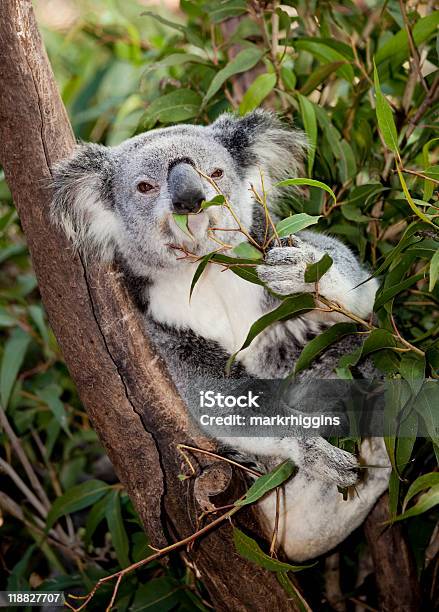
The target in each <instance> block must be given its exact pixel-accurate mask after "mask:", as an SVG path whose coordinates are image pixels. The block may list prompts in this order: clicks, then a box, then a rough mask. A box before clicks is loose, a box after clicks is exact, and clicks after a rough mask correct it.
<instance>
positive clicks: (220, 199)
mask: <svg viewBox="0 0 439 612" xmlns="http://www.w3.org/2000/svg"><path fill="white" fill-rule="evenodd" d="M225 201H226V199H225V197H224V196H223V195H220V194H218V195H216V196H215V197H214V198H212V199H211V200H207V201H205V202H202V204H201V208H202V209H204V208H210V207H211V206H222V205H223V204H224V202H225Z"/></svg>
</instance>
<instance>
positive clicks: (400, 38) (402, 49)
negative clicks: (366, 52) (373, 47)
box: [375, 11, 439, 64]
mask: <svg viewBox="0 0 439 612" xmlns="http://www.w3.org/2000/svg"><path fill="white" fill-rule="evenodd" d="M438 24H439V11H435V12H432V13H431V14H430V15H427V16H426V17H422V18H421V19H419V20H418V21H417V22H416V23H415V25H414V27H413V30H412V35H413V40H414V43H415V45H416V46H418V45H420V44H421V43H423V42H424V41H425V40H427V38H429V37H430V36H431V35H432V34H433V33H434V32H435V31H436V29H437V26H438ZM408 54H409V44H408V37H407V31H406V29H405V28H403V29H401V30H400V31H399V32H398V33H397V34H395V35H394V36H392V37H391V38H390V39H388V40H386V42H385V43H384V44H383V45H382V46H381V47H380V48H379V49H378V51H377V54H376V56H375V61H376V63H377V64H381V63H382V62H384V61H385V60H387V59H390V60H392V58H393V57H395V56H396V57H397V58H398V59H399V60H400V63H402V62H403V61H404V59H405V58H406V57H408Z"/></svg>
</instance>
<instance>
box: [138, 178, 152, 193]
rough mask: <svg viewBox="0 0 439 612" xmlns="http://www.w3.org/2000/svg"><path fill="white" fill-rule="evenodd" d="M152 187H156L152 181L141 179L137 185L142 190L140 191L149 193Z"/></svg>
mask: <svg viewBox="0 0 439 612" xmlns="http://www.w3.org/2000/svg"><path fill="white" fill-rule="evenodd" d="M152 189H154V186H153V185H151V183H147V182H145V181H141V182H140V183H139V184H138V185H137V191H140V193H148V191H151V190H152Z"/></svg>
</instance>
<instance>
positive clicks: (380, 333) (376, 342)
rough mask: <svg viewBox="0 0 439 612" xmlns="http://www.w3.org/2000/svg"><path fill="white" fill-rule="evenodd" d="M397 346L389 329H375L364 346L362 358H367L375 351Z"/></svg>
mask: <svg viewBox="0 0 439 612" xmlns="http://www.w3.org/2000/svg"><path fill="white" fill-rule="evenodd" d="M395 346H396V340H395V338H394V337H393V334H392V333H391V332H389V331H388V330H387V329H374V330H373V331H372V332H371V333H370V334H369V335H368V337H367V338H366V340H365V342H364V344H363V350H362V353H361V354H362V356H363V357H365V356H366V355H369V354H370V353H373V352H375V351H380V350H381V349H385V348H393V347H395Z"/></svg>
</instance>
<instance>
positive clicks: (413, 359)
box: [399, 353, 425, 394]
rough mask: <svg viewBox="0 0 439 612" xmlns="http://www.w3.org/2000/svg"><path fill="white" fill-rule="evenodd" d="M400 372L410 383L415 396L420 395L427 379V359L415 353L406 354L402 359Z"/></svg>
mask: <svg viewBox="0 0 439 612" xmlns="http://www.w3.org/2000/svg"><path fill="white" fill-rule="evenodd" d="M399 371H400V373H401V376H402V377H403V378H405V380H406V381H407V382H408V383H409V385H410V387H411V388H412V391H413V392H414V393H415V394H417V393H419V391H420V390H421V388H422V385H423V383H424V378H425V357H423V356H421V355H416V354H414V353H404V354H403V355H402V357H401V365H400V366H399Z"/></svg>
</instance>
